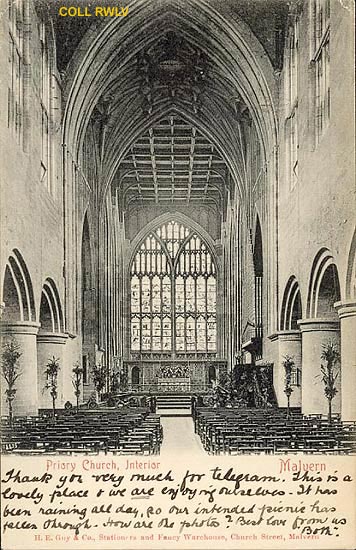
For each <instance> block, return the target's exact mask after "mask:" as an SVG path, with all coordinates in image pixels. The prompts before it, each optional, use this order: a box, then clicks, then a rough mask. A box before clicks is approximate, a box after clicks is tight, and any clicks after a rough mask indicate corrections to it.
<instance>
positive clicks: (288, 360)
mask: <svg viewBox="0 0 356 550" xmlns="http://www.w3.org/2000/svg"><path fill="white" fill-rule="evenodd" d="M282 365H283V367H284V374H285V376H284V393H285V394H286V396H287V418H290V396H291V395H292V393H293V388H292V371H293V369H294V367H295V363H294V360H293V357H291V356H290V355H285V356H284V360H283V362H282Z"/></svg>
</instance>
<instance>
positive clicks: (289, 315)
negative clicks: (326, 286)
mask: <svg viewBox="0 0 356 550" xmlns="http://www.w3.org/2000/svg"><path fill="white" fill-rule="evenodd" d="M301 318H302V301H301V295H300V289H299V284H298V281H297V279H296V277H295V276H294V275H292V276H291V277H290V278H289V279H288V282H287V284H286V287H285V290H284V294H283V299H282V308H281V318H280V330H287V331H289V330H298V324H297V321H298V320H299V319H301Z"/></svg>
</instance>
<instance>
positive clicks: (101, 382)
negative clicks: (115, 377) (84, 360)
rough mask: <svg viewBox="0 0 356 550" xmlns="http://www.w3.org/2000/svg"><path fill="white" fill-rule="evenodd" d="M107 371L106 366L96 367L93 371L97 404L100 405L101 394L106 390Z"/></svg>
mask: <svg viewBox="0 0 356 550" xmlns="http://www.w3.org/2000/svg"><path fill="white" fill-rule="evenodd" d="M105 370H106V369H105V367H104V365H94V366H93V367H92V369H91V375H92V379H93V384H94V387H95V391H96V397H97V402H98V403H99V401H100V394H101V392H102V391H103V389H104V388H105V383H106V372H105Z"/></svg>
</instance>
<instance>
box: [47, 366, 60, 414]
mask: <svg viewBox="0 0 356 550" xmlns="http://www.w3.org/2000/svg"><path fill="white" fill-rule="evenodd" d="M59 370H60V367H59V359H56V358H55V357H54V356H53V357H52V359H50V360H49V361H48V363H47V365H46V370H45V374H46V376H47V384H46V385H45V389H49V393H50V395H51V397H52V415H53V418H55V417H56V399H57V395H58V392H57V388H58V373H59Z"/></svg>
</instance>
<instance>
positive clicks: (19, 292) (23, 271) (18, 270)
mask: <svg viewBox="0 0 356 550" xmlns="http://www.w3.org/2000/svg"><path fill="white" fill-rule="evenodd" d="M2 301H3V303H4V305H5V307H4V313H3V316H2V321H3V322H13V321H35V320H36V308H35V300H34V293H33V287H32V281H31V277H30V273H29V271H28V268H27V265H26V263H25V261H24V259H23V257H22V255H21V253H20V252H19V250H17V249H16V248H15V249H14V250H13V251H12V253H11V255H10V256H9V258H8V261H7V264H6V267H5V274H4V282H3V289H2Z"/></svg>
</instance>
